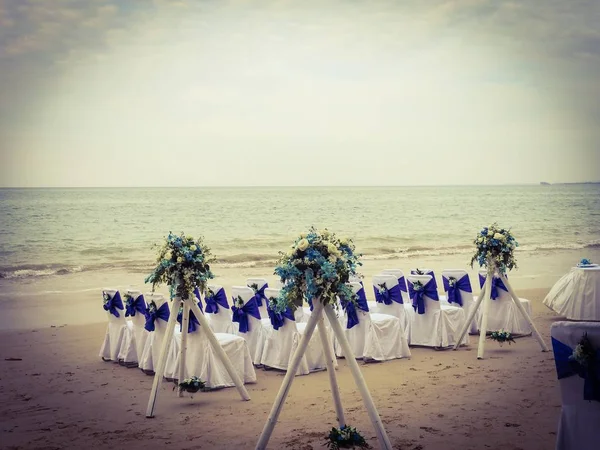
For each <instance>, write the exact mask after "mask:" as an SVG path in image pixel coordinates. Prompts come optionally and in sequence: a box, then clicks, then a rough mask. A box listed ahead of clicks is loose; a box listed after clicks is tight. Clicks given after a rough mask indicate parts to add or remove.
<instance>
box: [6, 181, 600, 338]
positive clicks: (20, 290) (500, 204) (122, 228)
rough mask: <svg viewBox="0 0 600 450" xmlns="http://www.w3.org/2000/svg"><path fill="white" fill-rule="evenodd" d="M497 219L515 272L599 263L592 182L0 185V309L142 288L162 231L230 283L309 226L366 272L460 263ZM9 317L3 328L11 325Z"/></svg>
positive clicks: (268, 271) (598, 215) (555, 273)
mask: <svg viewBox="0 0 600 450" xmlns="http://www.w3.org/2000/svg"><path fill="white" fill-rule="evenodd" d="M492 222H497V223H498V224H499V225H500V226H501V227H505V228H510V229H511V231H512V233H513V234H514V236H515V237H516V238H517V241H518V242H519V248H518V249H517V261H518V262H519V263H523V264H522V267H524V269H525V271H524V272H521V278H529V279H531V278H536V277H538V276H542V275H545V276H546V277H547V280H546V281H544V283H545V284H549V285H551V284H552V281H553V280H554V279H555V278H558V277H559V276H560V275H561V273H562V272H564V271H565V270H568V268H569V267H571V266H573V265H574V264H576V263H577V262H578V260H579V259H580V258H583V257H586V258H588V259H592V260H594V259H596V262H597V260H599V259H600V184H592V183H590V184H564V185H524V186H515V185H510V186H422V187H245V188H242V187H235V188H233V187H231V188H227V187H222V188H200V187H199V188H65V189H59V188H39V189H38V188H31V189H0V307H1V308H2V310H3V312H7V311H8V310H9V309H11V310H16V309H19V308H17V307H16V306H15V305H14V304H13V303H14V302H15V301H17V302H21V303H24V304H30V305H34V306H36V305H40V304H43V303H44V302H45V301H51V300H52V299H53V298H54V299H56V297H59V298H60V299H61V300H62V301H69V302H77V301H78V299H82V298H83V299H90V300H91V299H92V298H95V297H97V296H98V291H99V289H101V288H102V287H103V286H106V285H108V286H113V285H116V286H118V287H128V286H129V287H141V288H142V289H147V286H146V287H144V285H143V280H144V277H145V275H146V274H148V273H149V272H150V270H151V269H152V267H153V264H154V262H155V257H156V248H155V245H156V244H160V243H161V242H162V240H163V239H164V237H165V236H166V235H167V234H168V233H169V232H173V233H181V232H185V234H187V235H192V236H194V237H196V236H203V237H204V240H205V242H206V244H207V245H208V246H209V247H210V248H211V250H212V252H213V254H214V255H215V256H216V258H217V262H216V264H214V266H213V270H214V271H215V273H216V274H217V278H218V277H219V275H220V274H221V281H220V282H221V283H222V284H224V285H225V284H227V283H229V284H243V282H244V279H243V277H244V276H250V275H260V274H262V275H264V276H265V277H267V278H268V277H271V278H273V268H274V266H275V263H276V260H277V258H278V253H279V252H280V251H285V250H286V249H287V248H289V245H290V244H291V242H292V241H293V239H294V238H295V236H297V235H298V234H299V233H300V232H302V231H305V230H307V229H308V228H309V227H311V226H315V227H317V228H319V229H322V228H327V229H329V230H330V231H333V232H335V233H336V234H338V235H340V236H345V237H350V238H352V239H353V240H354V242H355V244H356V247H357V251H358V252H359V253H361V254H362V260H363V262H364V268H365V271H366V273H365V276H367V277H368V276H372V275H373V274H374V273H372V272H373V271H375V272H376V271H377V270H379V269H380V268H385V267H388V268H396V267H398V266H399V267H400V268H402V269H404V270H409V269H410V268H413V267H418V266H421V267H428V266H432V267H436V268H443V267H446V266H452V267H453V268H457V267H458V268H467V267H468V263H469V261H470V257H471V255H472V253H473V251H474V246H473V240H474V238H475V236H476V234H477V231H478V230H480V229H481V228H482V227H483V226H485V225H488V224H490V223H492ZM548 267H551V270H550V272H549V271H548ZM11 305H12V306H11ZM3 316H5V319H4V320H0V328H2V327H4V328H6V327H7V326H11V325H14V323H13V322H14V320H12V319H7V318H6V314H3ZM9 316H10V314H9ZM13 319H14V318H13ZM11 320H12V322H11ZM7 322H9V323H7Z"/></svg>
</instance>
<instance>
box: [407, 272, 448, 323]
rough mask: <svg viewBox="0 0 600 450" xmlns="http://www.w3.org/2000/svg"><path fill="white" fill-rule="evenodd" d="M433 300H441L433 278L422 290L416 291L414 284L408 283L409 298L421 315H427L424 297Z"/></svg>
mask: <svg viewBox="0 0 600 450" xmlns="http://www.w3.org/2000/svg"><path fill="white" fill-rule="evenodd" d="M425 295H426V296H427V297H429V298H430V299H432V300H439V299H440V298H439V297H438V293H437V289H436V287H435V283H434V282H433V278H432V279H431V280H429V281H428V282H427V283H425V284H424V285H423V288H422V289H420V290H418V291H417V290H415V288H414V285H413V283H412V282H409V283H408V296H409V297H410V298H411V299H412V306H413V308H414V309H415V311H417V312H418V313H419V314H425V299H424V298H423V297H424V296H425Z"/></svg>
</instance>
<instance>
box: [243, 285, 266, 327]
mask: <svg viewBox="0 0 600 450" xmlns="http://www.w3.org/2000/svg"><path fill="white" fill-rule="evenodd" d="M246 286H248V287H249V288H251V289H252V291H253V292H254V294H255V296H256V302H257V303H258V309H259V311H260V315H261V316H262V318H263V319H264V318H266V317H268V312H267V304H266V302H267V298H266V296H265V295H264V291H265V289H267V288H268V287H269V283H268V282H267V280H266V279H264V278H248V279H246Z"/></svg>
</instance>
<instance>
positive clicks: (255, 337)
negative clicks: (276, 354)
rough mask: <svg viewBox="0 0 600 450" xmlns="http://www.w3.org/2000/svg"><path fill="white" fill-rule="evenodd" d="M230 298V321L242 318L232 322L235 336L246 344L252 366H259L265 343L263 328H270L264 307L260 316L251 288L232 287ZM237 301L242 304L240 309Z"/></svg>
mask: <svg viewBox="0 0 600 450" xmlns="http://www.w3.org/2000/svg"><path fill="white" fill-rule="evenodd" d="M231 297H232V306H231V310H232V313H233V319H232V320H236V316H238V317H242V322H234V331H235V334H237V335H238V336H241V337H243V338H244V339H245V340H246V342H247V343H248V349H249V350H250V356H251V357H252V362H254V364H260V361H261V357H262V352H263V347H264V342H265V333H264V331H263V328H264V326H267V327H268V326H270V322H269V316H268V314H267V312H266V307H265V308H264V310H265V314H266V315H265V316H262V314H261V313H260V309H259V307H258V305H257V303H256V298H255V294H254V291H253V290H252V288H250V287H247V286H233V287H232V288H231ZM238 299H241V302H242V304H243V306H242V307H240V306H239V304H238V303H237V302H238V301H240V300H238ZM240 308H241V310H240ZM238 310H239V312H238ZM257 316H258V317H257ZM261 319H262V320H261ZM263 321H264V322H263ZM246 325H247V327H246ZM246 328H247V329H246Z"/></svg>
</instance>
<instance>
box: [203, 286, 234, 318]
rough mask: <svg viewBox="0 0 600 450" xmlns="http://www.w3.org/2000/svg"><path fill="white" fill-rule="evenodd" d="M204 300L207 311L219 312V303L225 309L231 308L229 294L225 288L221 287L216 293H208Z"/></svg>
mask: <svg viewBox="0 0 600 450" xmlns="http://www.w3.org/2000/svg"><path fill="white" fill-rule="evenodd" d="M204 301H205V302H206V312H207V313H211V314H217V313H218V312H219V305H221V306H222V307H223V308H225V309H229V304H228V303H227V294H225V289H224V288H221V289H219V290H218V291H217V292H215V293H214V295H209V294H207V295H206V297H204Z"/></svg>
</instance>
